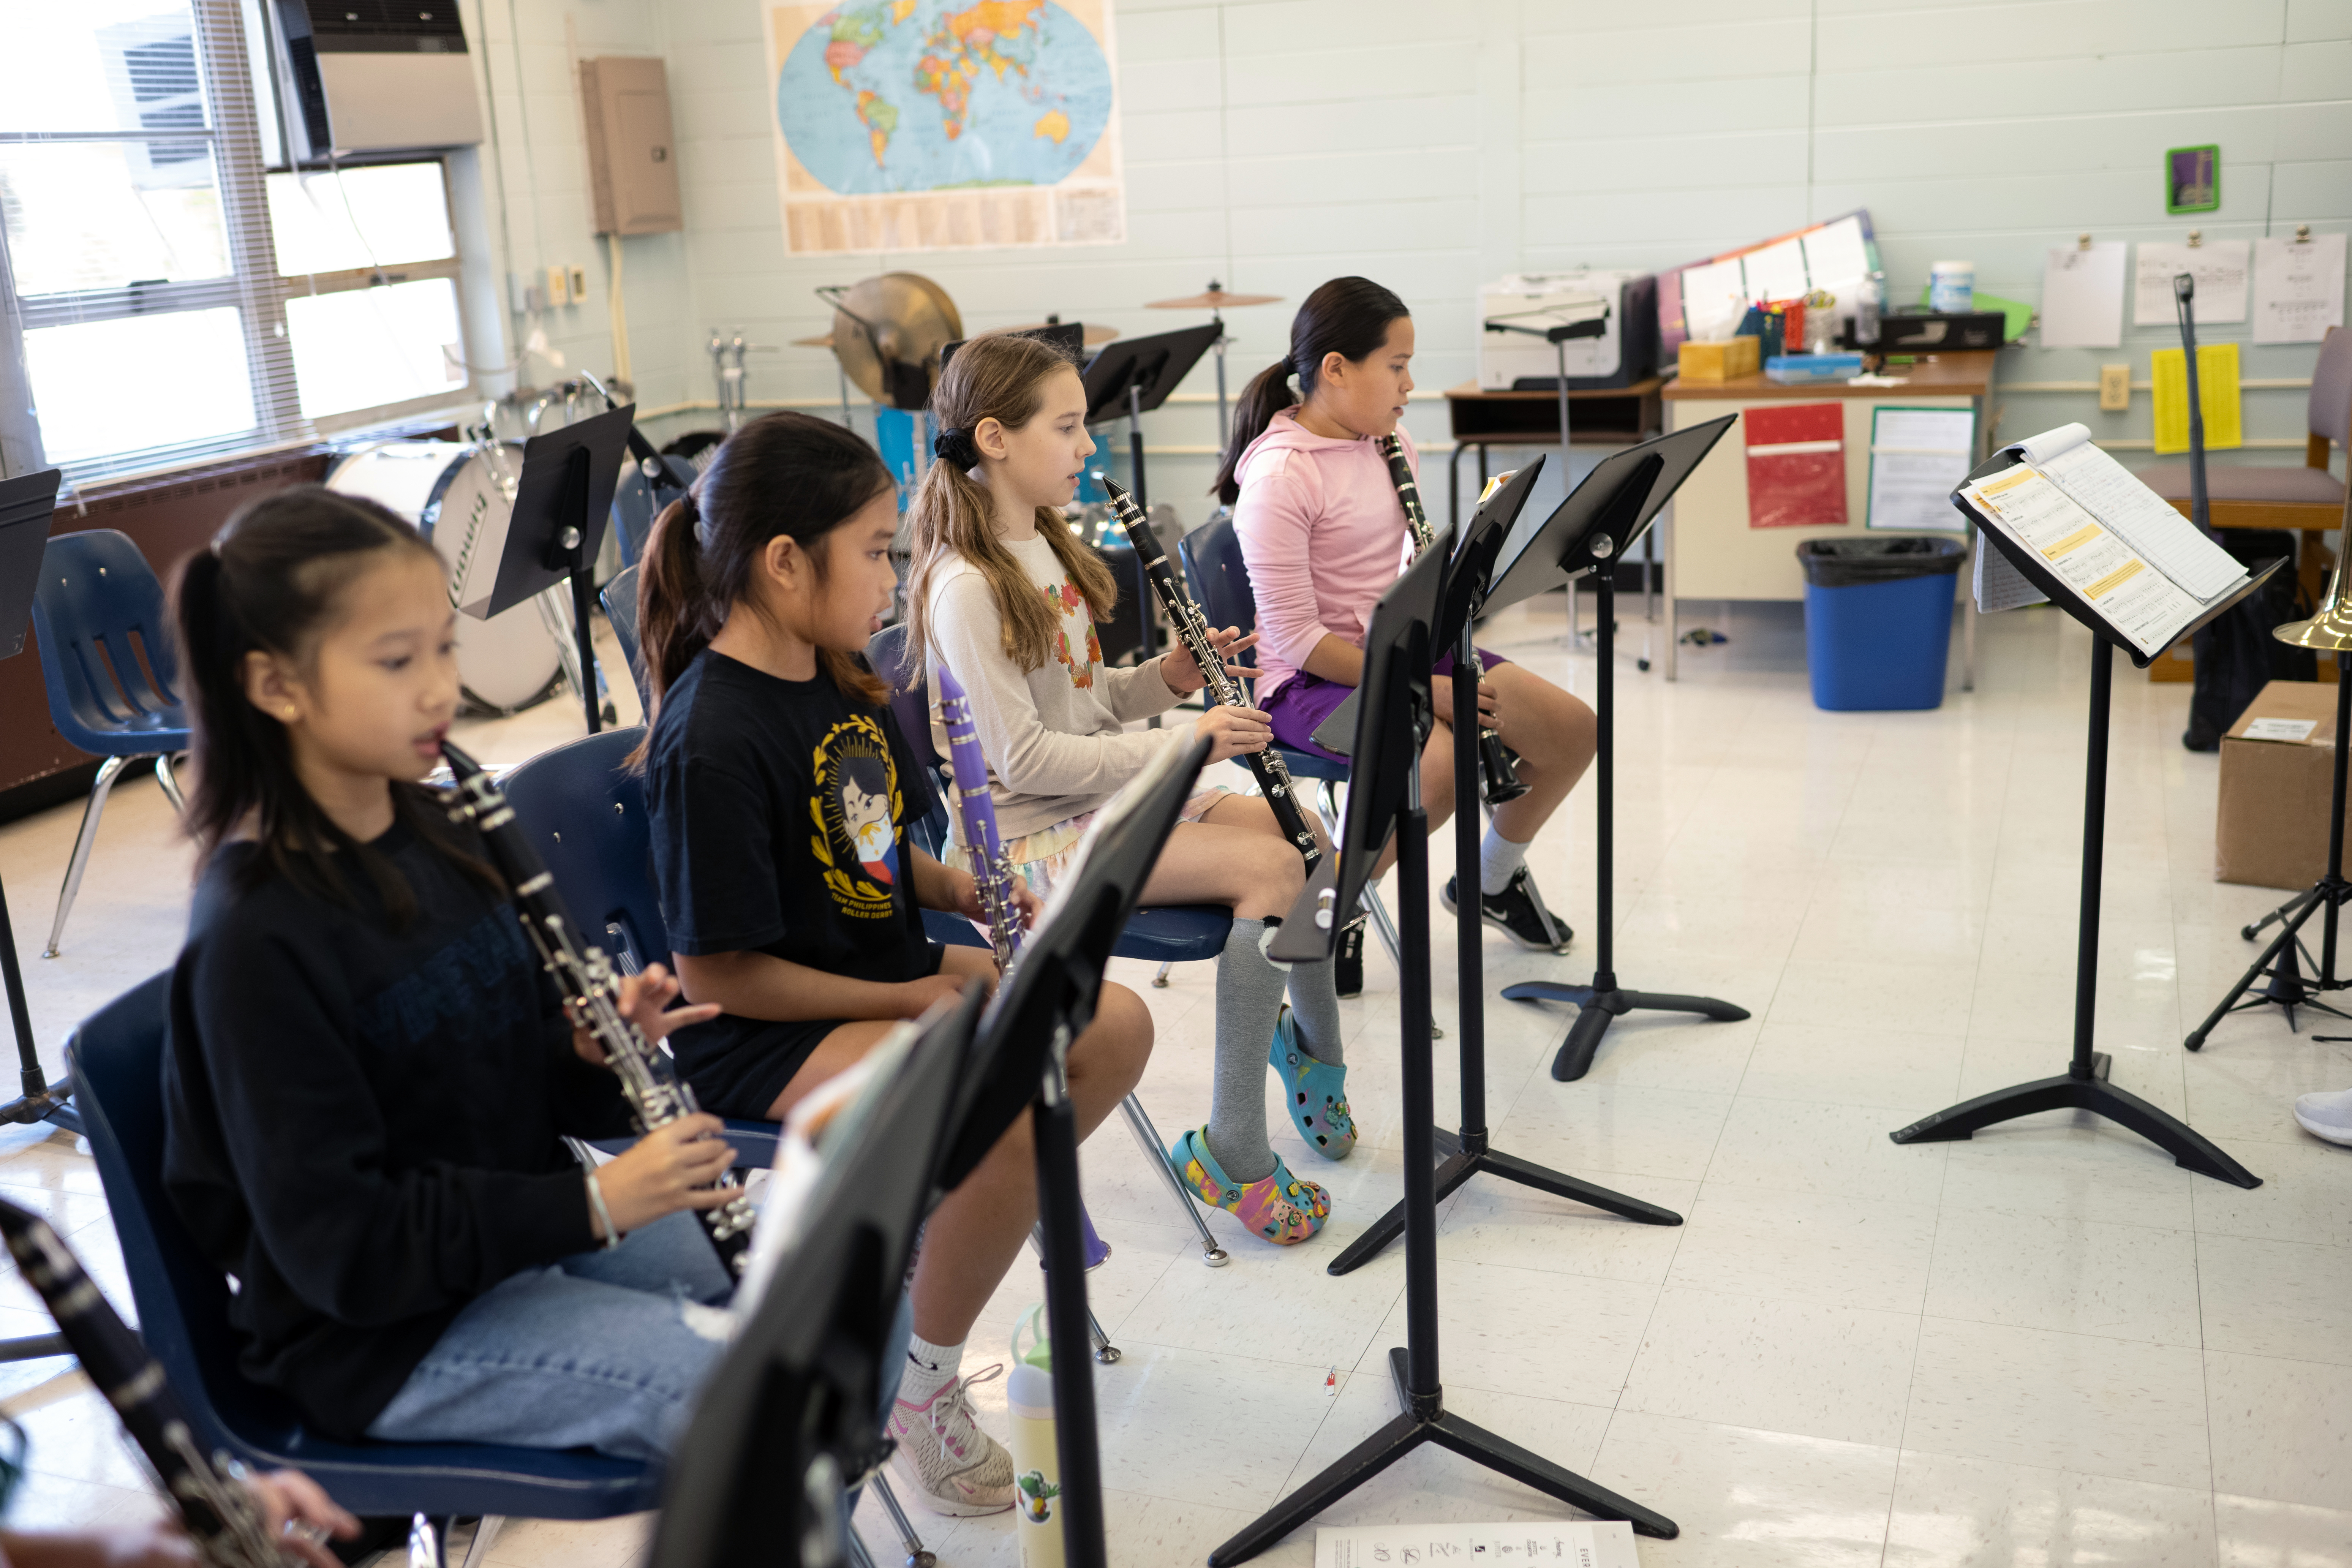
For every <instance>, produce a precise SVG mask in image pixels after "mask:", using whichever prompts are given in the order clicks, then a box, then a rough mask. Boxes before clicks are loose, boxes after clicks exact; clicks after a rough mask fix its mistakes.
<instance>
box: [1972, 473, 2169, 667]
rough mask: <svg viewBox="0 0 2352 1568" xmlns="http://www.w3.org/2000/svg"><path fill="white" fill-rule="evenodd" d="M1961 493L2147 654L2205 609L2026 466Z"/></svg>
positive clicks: (2154, 652) (2166, 642) (2166, 643)
mask: <svg viewBox="0 0 2352 1568" xmlns="http://www.w3.org/2000/svg"><path fill="white" fill-rule="evenodd" d="M1962 493H1963V494H1965V495H1966V496H1967V497H1968V498H1969V500H1970V501H1971V502H1972V503H1974V505H1975V506H1976V508H1977V510H1979V512H1981V513H1983V514H1984V515H1985V516H1986V517H1988V518H1990V520H1991V521H1992V523H1993V526H1995V527H1996V528H1999V529H2000V531H2002V532H2004V533H2006V534H2008V535H2009V536H2010V537H2011V539H2014V540H2016V541H2017V542H2019V543H2021V544H2023V545H2024V546H2026V548H2028V549H2030V550H2032V551H2034V552H2038V553H2039V554H2040V555H2041V556H2042V559H2043V560H2044V561H2045V562H2047V563H2048V564H2049V567H2050V571H2051V573H2052V574H2053V575H2054V576H2055V577H2056V578H2057V579H2058V580H2059V581H2060V582H2061V583H2063V584H2066V586H2067V587H2069V588H2071V589H2073V590H2074V594H2075V596H2076V597H2078V598H2080V599H2081V600H2082V601H2083V602H2084V603H2085V604H2087V605H2090V606H2091V607H2092V608H2093V609H2095V610H2096V611H2097V612H2098V613H2099V616H2100V618H2101V619H2103V620H2105V622H2106V623H2107V624H2108V625H2109V626H2113V627H2114V628H2115V629H2116V631H2117V632H2119V633H2121V634H2122V635H2123V636H2124V637H2126V638H2127V639H2128V640H2129V641H2130V643H2131V645H2132V646H2133V647H2136V648H2137V649H2138V650H2139V651H2140V652H2141V653H2142V654H2143V655H2146V656H2147V657H2150V658H2153V657H2154V656H2155V655H2157V654H2158V653H2159V652H2161V651H2163V649H2164V648H2166V647H2168V646H2169V645H2170V644H2171V642H2172V640H2173V639H2174V638H2175V637H2179V635H2180V631H2181V628H2182V627H2184V626H2187V625H2188V624H2189V622H2190V621H2192V620H2195V619H2196V618H2197V613H2198V611H2199V610H2200V609H2201V608H2202V607H2203V605H2202V604H2201V602H2200V601H2199V600H2197V599H2195V598H2192V597H2190V596H2189V595H2188V594H2186V593H2184V592H2182V591H2181V589H2180V588H2179V586H2177V585H2176V584H2174V583H2173V581H2172V579H2171V578H2169V577H2168V576H2166V575H2165V574H2164V573H2163V572H2162V571H2160V570H2158V568H2157V567H2156V566H2155V565H2153V564H2151V563H2149V561H2148V559H2147V557H2146V556H2144V555H2142V554H2141V553H2140V552H2138V551H2137V550H2134V549H2133V548H2132V547H2131V546H2130V545H2129V544H2128V543H2126V542H2125V541H2124V539H2123V537H2122V536H2121V535H2120V534H2118V533H2116V532H2115V531H2113V530H2111V529H2108V528H2106V527H2105V526H2104V525H2103V524H2102V523H2101V522H2100V521H2099V520H2098V519H2097V518H2095V517H2094V516H2092V515H2091V513H2090V512H2089V511H2087V510H2084V508H2083V507H2082V506H2080V505H2079V504H2077V503H2076V502H2075V500H2074V498H2073V497H2071V496H2069V495H2068V494H2067V493H2066V492H2065V491H2064V490H2063V489H2059V488H2058V486H2057V485H2056V484H2054V483H2053V482H2052V481H2051V480H2050V479H2047V478H2046V477H2044V476H2043V475H2042V473H2041V472H2040V471H2039V470H2037V469H2035V468H2032V467H2031V466H2030V465H2028V464H2024V463H2021V464H2019V465H2018V466H2017V467H2016V468H2011V469H2009V470H2007V471H2006V472H2003V473H2000V474H1997V475H1995V476H1994V477H1993V478H1991V479H1982V480H1979V481H1978V482H1977V483H1975V484H1972V485H1970V486H1969V487H1968V488H1967V489H1966V490H1965V491H1963V492H1962Z"/></svg>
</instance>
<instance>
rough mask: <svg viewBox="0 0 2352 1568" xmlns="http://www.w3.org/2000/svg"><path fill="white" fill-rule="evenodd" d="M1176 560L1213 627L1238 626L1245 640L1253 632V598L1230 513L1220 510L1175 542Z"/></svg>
mask: <svg viewBox="0 0 2352 1568" xmlns="http://www.w3.org/2000/svg"><path fill="white" fill-rule="evenodd" d="M1176 559H1177V560H1178V561H1180V562H1181V563H1183V566H1184V581H1185V582H1186V583H1188V584H1191V585H1192V596H1193V597H1194V598H1196V599H1198V600H1199V601H1200V604H1201V611H1202V614H1203V615H1205V616H1208V617H1209V624H1210V625H1211V626H1239V627H1241V629H1242V635H1243V636H1244V637H1246V636H1248V635H1249V634H1250V633H1251V632H1253V631H1255V630H1256V629H1257V595H1255V593H1253V592H1252V591H1251V588H1250V574H1249V565H1248V563H1246V562H1244V560H1243V559H1242V542H1241V539H1240V537H1239V536H1238V535H1236V534H1235V533H1234V514H1233V512H1232V511H1231V510H1228V509H1224V508H1220V509H1219V510H1218V511H1217V514H1216V516H1214V517H1213V518H1211V519H1210V520H1209V521H1206V522H1204V523H1202V525H1201V526H1200V527H1198V528H1196V529H1194V530H1192V532H1190V533H1188V534H1186V535H1185V536H1184V537H1183V538H1181V539H1180V540H1178V541H1177V542H1176Z"/></svg>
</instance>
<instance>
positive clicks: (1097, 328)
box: [1004, 321, 1118, 348]
mask: <svg viewBox="0 0 2352 1568" xmlns="http://www.w3.org/2000/svg"><path fill="white" fill-rule="evenodd" d="M1065 325H1067V323H1066V322H1064V321H1029V322H1026V323H1024V325H1021V326H1018V327H1007V328H1005V329H1004V331H1008V332H1034V331H1036V330H1037V329H1038V328H1040V327H1059V326H1065ZM1086 329H1087V347H1088V348H1095V347H1097V346H1098V345H1100V344H1103V343H1107V342H1110V341H1111V339H1113V338H1115V337H1117V336H1118V328H1117V327H1106V326H1102V325H1100V324H1098V323H1097V322H1094V321H1088V322H1087V323H1086Z"/></svg>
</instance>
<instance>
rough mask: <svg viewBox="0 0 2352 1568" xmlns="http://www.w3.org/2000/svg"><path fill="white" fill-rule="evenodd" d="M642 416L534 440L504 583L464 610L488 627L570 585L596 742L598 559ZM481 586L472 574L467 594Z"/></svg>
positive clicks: (593, 420) (503, 555) (626, 408)
mask: <svg viewBox="0 0 2352 1568" xmlns="http://www.w3.org/2000/svg"><path fill="white" fill-rule="evenodd" d="M636 412H637V410H636V405H635V404H633V403H632V404H624V405H622V406H620V407H618V408H609V409H606V410H605V411H604V413H602V414H592V415H590V416H588V417H587V418H585V419H583V420H580V421H578V422H577V423H575V424H571V425H566V426H562V428H561V429H557V430H551V431H549V432H547V433H546V434H545V435H543V436H533V437H531V438H530V441H529V442H528V443H527V444H526V445H525V446H524V447H523V449H522V479H521V481H520V483H519V484H517V485H516V487H515V500H514V510H513V511H512V512H511V513H510V514H509V517H508V520H507V531H506V538H505V539H504V540H503V541H501V542H500V544H499V568H498V577H497V580H496V581H495V582H494V583H493V584H491V587H490V592H489V594H488V595H487V596H486V597H482V598H478V599H477V600H476V601H475V602H473V603H471V604H461V605H458V606H457V607H458V608H459V609H461V610H463V611H464V612H465V613H466V614H467V615H469V616H478V617H480V618H481V619H483V620H488V619H489V618H490V617H491V616H496V615H500V614H503V613H504V612H506V611H508V610H510V609H512V608H514V607H515V606H516V605H520V604H521V603H522V602H523V601H524V600H525V599H528V598H530V596H531V595H534V594H539V593H543V592H545V591H546V590H547V589H550V588H552V587H554V586H555V585H556V584H558V583H562V582H565V581H567V580H568V581H569V582H570V583H571V584H572V635H573V636H574V637H576V638H578V640H579V655H580V700H581V703H582V705H583V706H584V707H585V708H586V709H587V710H588V732H589V733H590V734H592V735H593V734H595V733H596V732H597V731H599V730H601V729H603V727H604V725H603V722H602V718H603V715H602V714H601V712H600V711H599V708H598V704H597V700H596V680H597V675H596V639H595V636H594V634H593V631H592V630H591V626H590V622H589V619H588V606H589V604H590V602H591V601H593V599H594V598H595V596H596V584H595V577H594V574H595V568H596V552H597V551H598V549H600V548H601V547H602V546H603V544H604V524H605V521H606V520H607V519H609V518H610V517H611V516H612V512H613V491H614V489H616V488H617V487H618V486H619V484H620V481H621V458H622V455H623V454H624V453H625V452H626V451H627V450H628V449H629V437H630V435H631V433H632V432H633V431H634V430H635V418H636ZM474 585H475V584H474V579H473V577H472V575H471V574H467V577H466V578H465V580H464V582H463V584H462V585H461V591H471V590H472V589H473V587H474Z"/></svg>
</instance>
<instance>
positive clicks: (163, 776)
mask: <svg viewBox="0 0 2352 1568" xmlns="http://www.w3.org/2000/svg"><path fill="white" fill-rule="evenodd" d="M178 760H179V759H178V758H176V757H174V756H173V755H172V753H171V752H163V754H161V755H160V756H158V757H157V758H156V759H155V782H156V783H157V784H162V785H163V798H164V799H165V800H168V801H170V802H171V803H172V809H173V811H176V812H178V813H179V814H180V815H181V816H186V815H187V814H188V797H187V796H186V795H182V794H181V793H180V781H179V780H178V779H177V778H176V777H174V776H173V773H172V764H173V763H175V762H177V761H178Z"/></svg>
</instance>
